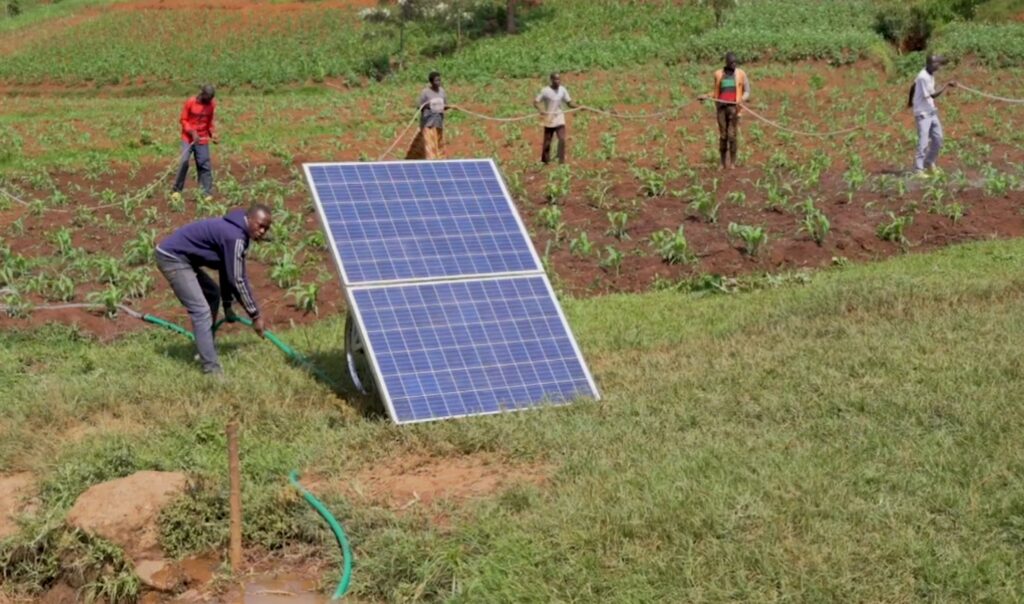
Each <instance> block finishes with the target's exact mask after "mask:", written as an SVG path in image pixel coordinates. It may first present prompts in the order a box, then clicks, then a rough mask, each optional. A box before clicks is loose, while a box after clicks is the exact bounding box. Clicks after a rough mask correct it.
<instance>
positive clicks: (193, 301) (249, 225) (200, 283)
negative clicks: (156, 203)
mask: <svg viewBox="0 0 1024 604" xmlns="http://www.w3.org/2000/svg"><path fill="white" fill-rule="evenodd" d="M272 221H273V220H272V218H271V213H270V208H268V207H267V206H265V205H262V204H256V205H254V206H252V207H251V208H249V209H248V210H243V209H238V210H233V211H231V212H228V214H227V215H225V216H223V217H221V218H208V219H206V220H200V221H198V222H193V223H191V224H186V225H185V226H183V227H181V228H180V229H178V230H176V231H174V232H173V233H171V235H170V236H169V237H167V238H166V239H164V240H163V241H161V242H160V243H159V244H158V245H157V246H156V265H157V267H158V268H159V269H160V272H161V273H162V274H163V276H164V278H166V279H167V282H168V283H169V284H170V285H171V289H172V290H173V291H174V295H175V296H177V298H178V301H179V302H181V303H182V304H183V305H184V306H185V309H186V310H187V311H188V316H189V318H190V319H191V320H192V333H193V334H194V335H195V338H196V349H197V350H198V352H199V361H200V363H202V366H203V373H206V374H216V375H219V374H222V373H223V369H222V368H221V366H220V360H219V359H218V357H217V348H216V346H215V345H214V341H213V325H214V323H215V322H216V320H217V308H218V307H219V306H220V305H221V304H222V303H223V305H224V317H225V318H226V319H228V320H229V321H230V320H231V319H233V318H234V317H235V313H234V311H233V310H232V309H231V303H232V301H233V300H238V301H239V303H241V305H242V308H244V309H245V312H246V314H248V315H249V318H250V319H252V328H253V329H254V330H255V331H256V333H257V334H259V336H260V337H263V331H264V326H263V317H261V316H260V308H259V306H258V305H257V304H256V296H254V295H253V292H252V286H251V285H250V283H249V277H248V275H247V273H246V270H245V256H246V253H247V252H248V251H249V243H250V242H251V241H260V240H262V239H264V238H265V237H266V236H267V233H268V232H269V231H270V225H271V223H272ZM204 268H209V269H213V270H215V271H217V273H218V275H219V277H220V286H218V285H217V283H215V282H214V281H213V279H212V278H211V277H210V276H209V275H208V274H206V271H204V270H203V269H204Z"/></svg>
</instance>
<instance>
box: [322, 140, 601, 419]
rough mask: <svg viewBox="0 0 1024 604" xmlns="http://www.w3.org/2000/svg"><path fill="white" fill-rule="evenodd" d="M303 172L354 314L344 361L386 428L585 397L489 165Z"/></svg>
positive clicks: (591, 392)
mask: <svg viewBox="0 0 1024 604" xmlns="http://www.w3.org/2000/svg"><path fill="white" fill-rule="evenodd" d="M304 169H305V171H306V177H307V179H308V180H309V184H310V188H311V190H312V192H313V198H314V201H315V202H316V206H317V210H318V212H319V214H320V219H321V222H322V223H323V226H324V230H325V231H326V232H327V235H328V238H329V240H330V245H331V248H332V250H333V252H334V257H335V261H336V262H337V264H338V269H339V271H340V272H341V278H342V285H343V286H344V288H345V293H346V296H347V298H348V302H349V309H350V318H352V319H354V320H353V321H352V323H351V324H352V326H353V327H352V328H351V329H352V330H353V331H350V333H349V334H348V336H349V337H348V338H347V340H346V341H351V342H358V346H355V345H353V346H352V348H351V349H350V350H349V351H348V352H349V355H348V356H349V357H352V352H353V350H355V349H356V348H358V349H359V351H360V354H365V356H366V361H367V363H368V365H369V366H370V371H372V377H373V380H372V381H373V382H374V383H375V384H376V386H377V388H378V391H379V393H380V395H381V398H382V399H383V401H384V404H385V405H386V406H387V408H388V412H389V413H390V414H391V417H392V419H393V420H394V421H396V422H398V423H411V422H421V421H428V420H436V419H442V418H452V417H461V416H467V415H481V414H488V413H499V412H502V411H511V410H517V409H524V408H529V407H537V406H542V405H548V404H563V403H566V402H568V401H570V400H572V399H574V398H577V397H582V396H592V397H595V398H597V397H598V392H597V387H596V386H595V384H594V380H593V378H592V377H591V375H590V372H589V370H588V369H587V366H586V363H585V362H584V360H583V357H582V355H581V354H580V351H579V347H578V346H577V344H576V341H575V339H574V338H573V336H572V332H571V331H570V329H569V325H568V323H567V322H566V320H565V317H564V315H563V314H562V310H561V308H560V306H559V305H558V300H557V299H556V298H555V296H554V292H553V291H552V289H551V284H550V283H549V282H548V279H547V276H546V275H545V274H544V271H543V269H542V267H541V264H540V260H539V258H538V257H537V253H536V251H535V250H534V249H533V244H532V243H531V242H530V238H529V236H528V234H527V232H526V229H525V227H524V226H523V223H522V220H521V219H520V217H519V214H518V213H517V212H516V208H515V205H514V204H513V203H512V200H511V198H510V197H509V195H508V192H507V190H506V188H505V185H504V183H503V182H502V180H501V177H500V175H499V174H498V170H497V166H495V164H494V162H493V161H491V160H453V161H418V162H382V163H366V162H348V163H333V164H306V165H305V166H304ZM349 360H350V371H353V373H354V379H353V383H362V382H363V381H364V380H363V379H362V378H363V377H364V376H355V373H357V371H356V370H355V369H353V367H354V366H355V367H365V366H366V365H361V364H358V363H355V364H353V363H352V359H351V358H350V359H349ZM367 373H369V371H368V372H367ZM356 377H358V379H356Z"/></svg>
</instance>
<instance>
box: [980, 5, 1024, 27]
mask: <svg viewBox="0 0 1024 604" xmlns="http://www.w3.org/2000/svg"><path fill="white" fill-rule="evenodd" d="M1022 13H1024V0H988V1H987V2H984V3H982V4H981V5H979V6H978V7H977V8H975V10H974V16H975V18H976V19H978V20H980V21H991V22H993V23H997V22H999V21H1001V20H1004V19H1008V18H1012V17H1016V16H1019V15H1021V14H1022Z"/></svg>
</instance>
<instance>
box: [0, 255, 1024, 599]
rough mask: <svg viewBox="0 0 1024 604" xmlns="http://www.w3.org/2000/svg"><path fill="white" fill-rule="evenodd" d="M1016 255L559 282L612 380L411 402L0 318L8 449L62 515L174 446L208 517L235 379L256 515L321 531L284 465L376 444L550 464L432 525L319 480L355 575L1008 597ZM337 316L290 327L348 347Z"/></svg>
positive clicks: (269, 536) (533, 587)
mask: <svg viewBox="0 0 1024 604" xmlns="http://www.w3.org/2000/svg"><path fill="white" fill-rule="evenodd" d="M1022 260H1024V243H1021V242H1007V243H991V244H979V245H972V246H966V247H958V248H951V249H949V250H946V251H944V252H941V253H938V254H934V255H927V256H914V257H905V258H901V259H898V260H896V261H892V262H886V263H882V264H878V265H874V266H866V267H857V268H851V269H845V270H842V271H837V272H826V273H820V274H818V275H817V276H816V277H815V278H814V281H813V282H812V283H811V284H810V285H807V286H804V287H786V288H781V289H777V290H765V291H760V292H755V293H751V294H745V295H740V296H734V297H710V298H696V297H687V296H681V295H678V294H667V293H666V294H650V295H643V296H613V297H606V298H597V299H591V300H586V301H575V300H571V301H567V302H566V307H567V311H568V314H569V316H570V319H571V321H572V323H573V325H574V327H575V330H576V333H577V335H578V337H579V339H580V341H581V344H582V346H583V349H584V351H585V353H586V355H587V357H588V359H589V361H590V363H591V365H592V368H593V369H594V371H595V373H596V376H597V378H598V380H599V382H600V385H601V388H602V390H603V394H604V396H605V399H604V401H603V402H601V403H597V404H594V403H583V404H579V405H575V406H573V407H571V408H566V409H553V410H548V411H539V412H531V413H522V414H516V415H510V416H505V417H490V418H480V419H473V420H467V421H457V422H446V423H438V424H431V425H422V426H415V427H406V428H396V427H393V426H391V425H390V424H389V423H388V422H387V421H383V420H367V419H365V418H363V417H362V416H360V415H359V414H358V413H357V412H355V411H354V410H353V408H352V407H351V406H350V405H351V404H352V403H353V401H351V400H346V399H345V398H344V397H341V398H339V397H338V396H336V395H334V394H332V393H331V392H330V391H329V390H328V389H327V388H325V387H324V386H322V385H319V384H317V383H316V382H314V381H313V380H312V379H310V378H309V377H308V376H306V375H305V374H303V373H302V372H301V371H299V370H297V369H293V368H290V367H288V366H286V365H285V364H284V362H283V361H282V360H281V359H279V358H277V357H275V356H273V355H268V354H267V349H266V348H265V345H264V344H261V343H260V342H258V341H256V340H254V339H253V338H252V337H251V336H249V335H248V334H245V335H237V336H232V337H230V338H226V339H225V341H224V343H223V346H224V348H225V349H226V350H227V351H228V352H227V354H226V364H227V369H228V372H229V373H230V375H232V376H233V379H232V381H231V382H230V384H228V385H227V386H225V387H222V388H219V387H215V386H214V385H212V384H207V383H204V382H202V381H201V380H198V379H192V377H193V376H195V377H198V376H197V375H196V373H195V369H194V368H193V367H192V366H191V363H190V361H189V358H190V355H191V353H190V352H189V351H188V350H187V348H185V347H184V346H183V342H182V341H179V340H178V339H175V336H173V335H169V334H165V333H162V332H151V333H146V334H142V335H138V336H135V337H131V338H128V339H126V340H123V341H119V342H117V343H114V344H109V345H102V346H101V345H98V344H96V343H93V342H90V341H88V340H87V339H83V338H78V337H74V336H73V335H71V334H68V333H67V332H65V331H63V330H61V331H52V332H48V333H45V334H25V335H18V334H9V333H8V334H2V335H0V389H2V391H3V392H5V393H6V394H5V398H6V400H7V404H6V406H5V411H4V418H3V419H4V421H3V424H2V426H3V427H2V428H0V466H2V467H6V468H7V469H9V470H31V471H34V472H36V473H38V474H39V475H40V476H41V477H43V478H44V479H45V480H46V483H45V489H44V497H45V504H44V507H45V508H46V509H50V510H54V511H56V512H57V514H56V515H55V516H53V518H59V517H60V515H59V511H60V510H61V509H63V508H64V507H66V506H67V505H68V504H69V503H70V502H71V501H72V500H73V498H74V496H75V495H76V494H77V493H78V492H80V491H81V490H82V489H84V488H85V487H86V486H88V485H89V484H91V483H94V482H97V481H99V480H103V479H106V478H109V477H111V476H116V475H122V474H126V473H128V472H131V471H133V470H135V469H138V468H168V469H183V470H186V471H188V472H190V473H193V474H194V475H197V476H203V477H206V478H207V480H205V481H204V482H202V484H203V487H202V488H201V489H200V490H199V491H198V492H197V493H196V494H194V495H193V497H192V498H191V499H187V500H185V501H182V502H181V503H180V504H179V506H178V507H177V508H176V509H175V510H172V512H171V513H169V514H168V516H167V518H166V519H165V520H166V522H167V526H168V530H167V531H166V533H165V539H166V540H167V543H168V544H169V545H171V546H172V548H173V549H174V550H175V551H178V552H181V551H185V550H187V549H189V548H197V547H203V546H206V545H209V544H211V543H223V538H224V535H223V532H222V531H221V530H220V529H219V528H218V527H219V526H221V525H219V524H216V523H215V521H216V520H217V519H218V518H222V517H223V513H224V504H225V501H224V492H223V490H224V484H223V482H224V481H223V480H222V479H221V478H220V477H221V476H222V475H223V470H224V467H223V466H224V463H223V438H222V436H221V427H222V426H223V423H224V421H225V420H226V418H227V417H228V415H229V414H230V410H231V408H232V406H233V405H237V407H238V409H239V411H240V413H241V415H242V418H243V422H244V425H245V441H244V442H245V446H244V454H245V471H246V474H247V481H248V482H247V484H248V491H247V498H248V500H247V502H246V505H247V511H248V513H249V515H248V518H249V525H248V527H247V530H248V533H247V539H248V540H249V541H250V542H259V543H263V544H266V545H275V544H280V543H281V542H282V541H284V540H287V539H301V540H314V541H315V540H318V539H322V538H323V533H322V532H318V531H317V530H316V528H315V527H316V522H315V519H314V518H313V517H312V515H311V514H310V513H309V512H307V511H304V510H303V509H302V507H301V505H300V504H298V503H297V502H296V501H295V500H294V498H293V497H289V496H286V493H287V489H286V487H285V486H284V475H285V473H286V472H287V470H289V469H290V468H292V467H296V466H297V467H302V468H304V469H305V470H306V471H308V472H316V473H318V474H319V475H321V476H323V477H333V478H336V479H338V480H344V476H346V474H347V473H349V472H351V471H353V470H355V469H357V468H360V467H365V466H367V465H372V464H373V463H375V462H377V461H379V460H380V459H381V458H382V457H384V456H386V455H389V454H401V453H405V452H429V453H434V454H438V455H453V454H458V453H470V452H477V451H492V452H494V453H495V454H497V455H498V456H499V457H501V458H504V459H507V460H509V461H530V462H537V461H540V462H544V463H547V464H550V466H551V467H552V468H553V470H552V472H553V473H552V477H551V481H550V483H549V485H548V486H547V487H545V488H543V489H537V488H533V487H530V488H526V487H519V488H513V489H511V490H510V491H508V492H505V493H503V494H501V495H499V496H497V497H495V498H493V499H490V500H486V501H482V502H480V503H478V504H476V505H472V506H469V507H467V508H464V509H456V510H453V511H452V514H453V518H452V526H451V528H450V529H449V530H446V531H440V530H438V529H436V528H434V527H433V526H432V525H431V523H430V521H429V517H430V516H431V514H432V513H431V512H429V511H427V510H423V511H421V512H420V513H413V514H412V515H411V516H407V517H405V518H402V519H396V518H394V517H393V516H392V515H391V513H389V512H386V511H383V510H379V509H372V508H366V507H352V506H350V505H349V504H348V503H347V502H345V501H344V500H342V499H341V498H339V497H334V498H331V503H332V506H333V507H334V508H335V509H336V510H337V511H339V512H340V515H341V516H342V517H343V518H344V519H345V521H346V525H347V527H348V528H349V530H350V531H351V533H352V537H353V539H354V541H355V545H356V548H357V555H358V569H357V573H356V583H355V587H356V589H357V590H358V591H359V592H360V593H362V594H364V595H367V596H375V597H379V598H385V599H404V598H410V597H412V596H413V595H414V594H420V595H422V597H424V598H427V599H435V598H451V599H453V600H454V601H489V602H497V601H509V602H511V601H515V602H523V601H537V602H548V601H554V600H559V601H569V600H577V601H637V602H640V601H645V602H650V601H737V600H738V601H767V600H776V599H783V598H786V599H789V600H795V601H806V602H822V601H837V600H845V601H907V600H917V599H922V600H931V601H953V600H984V599H990V600H992V601H1012V600H1014V599H1015V598H1016V597H1017V596H1018V595H1019V594H1020V593H1021V592H1022V590H1024V581H1022V579H1021V577H1020V574H1019V564H1018V561H1019V556H1020V552H1021V547H1022V545H1024V528H1022V527H1024V507H1022V504H1021V501H1022V497H1024V482H1022V480H1021V478H1020V477H1021V476H1022V470H1024V467H1022V466H1024V447H1022V446H1021V444H1020V442H1019V434H1020V432H1021V430H1022V429H1024V409H1022V408H1021V406H1020V397H1019V396H1018V394H1017V393H1018V392H1019V391H1020V387H1021V386H1022V385H1024V384H1022V383H1021V381H1022V380H1021V375H1022V373H1021V365H1020V356H1019V352H1018V350H1017V343H1018V342H1019V341H1020V340H1021V337H1022V336H1024V326H1022V324H1021V322H1020V321H1019V320H1017V319H1018V317H1019V316H1020V314H1021V312H1022V311H1024V278H1022V276H1021V273H1020V271H1019V266H1020V263H1021V261H1022ZM340 326H341V323H340V321H339V320H338V319H329V320H327V321H325V322H324V323H322V324H320V325H318V326H316V327H314V328H308V329H302V330H296V331H293V332H288V333H286V334H284V335H285V339H286V340H287V341H289V342H291V343H292V344H294V345H295V346H296V347H298V348H300V349H302V350H305V351H307V352H311V353H313V354H314V355H315V356H316V357H317V359H318V361H319V363H321V365H322V366H323V367H325V368H327V369H328V370H329V371H333V372H334V373H335V375H337V374H338V371H339V370H338V368H339V367H340V363H341V358H340V356H339V354H340V351H339V347H340V345H341V338H340V335H339V334H340ZM183 378H184V379H183ZM185 519H187V521H182V520H185ZM203 519H205V520H210V521H211V523H210V524H204V523H203V522H200V521H199V520H203ZM0 558H2V548H0Z"/></svg>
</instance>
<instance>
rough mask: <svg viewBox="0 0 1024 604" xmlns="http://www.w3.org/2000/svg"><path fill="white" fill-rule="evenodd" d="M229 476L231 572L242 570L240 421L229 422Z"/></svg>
mask: <svg viewBox="0 0 1024 604" xmlns="http://www.w3.org/2000/svg"><path fill="white" fill-rule="evenodd" d="M227 436H228V475H229V478H230V482H231V497H230V504H231V550H230V556H231V571H232V572H235V573H237V572H239V571H240V570H242V468H241V462H240V461H239V459H238V420H237V419H232V420H231V421H230V422H228V427H227Z"/></svg>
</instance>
